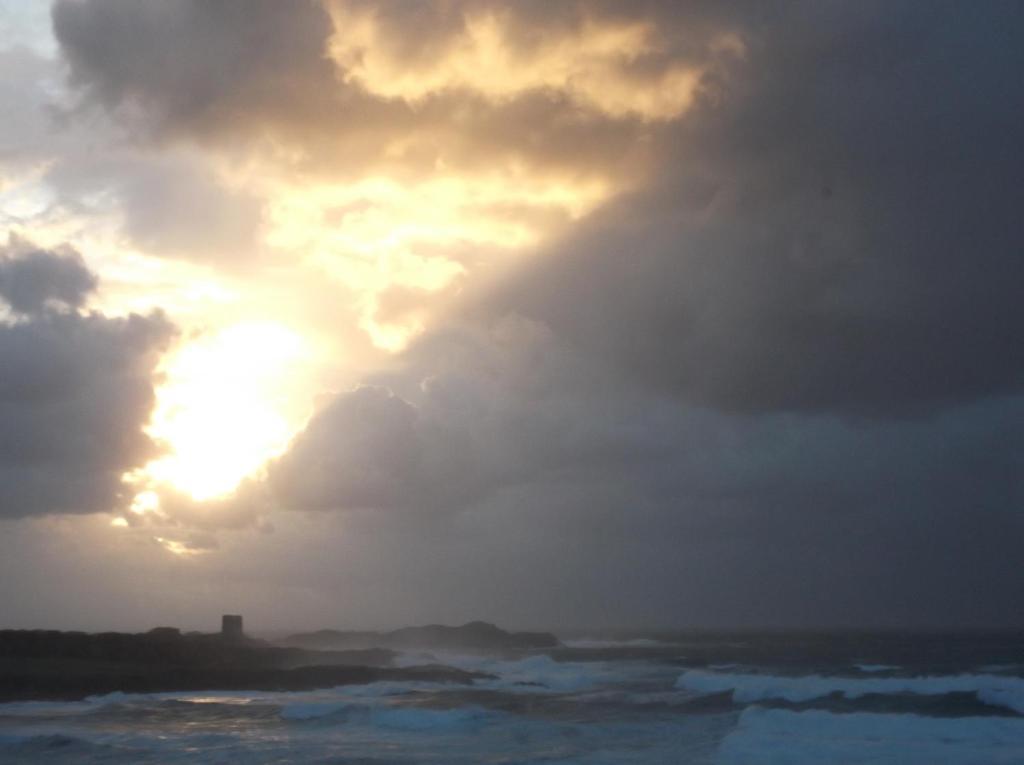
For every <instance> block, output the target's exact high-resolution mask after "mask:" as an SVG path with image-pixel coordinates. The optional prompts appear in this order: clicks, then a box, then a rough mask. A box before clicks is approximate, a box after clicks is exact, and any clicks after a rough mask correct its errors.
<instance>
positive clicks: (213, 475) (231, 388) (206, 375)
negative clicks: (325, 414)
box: [137, 322, 309, 512]
mask: <svg viewBox="0 0 1024 765" xmlns="http://www.w3.org/2000/svg"><path fill="white" fill-rule="evenodd" d="M308 354H309V348H308V346H307V343H306V342H305V340H304V339H303V338H302V337H301V336H300V335H299V334H298V333H296V332H294V331H293V330H291V329H289V328H287V327H285V326H284V325H282V324H278V323H275V322H244V323H239V324H235V325H232V326H230V327H227V328H225V329H223V330H221V331H219V332H217V333H215V334H211V335H204V336H201V337H199V338H197V339H195V340H192V341H190V342H188V343H186V344H184V345H183V346H182V347H181V348H179V349H178V350H177V351H176V352H175V353H173V354H171V355H170V356H169V357H168V358H167V359H166V361H165V362H164V363H163V364H162V367H161V370H160V371H161V372H162V376H163V382H162V384H161V385H160V386H159V388H158V389H157V403H156V406H155V409H154V411H153V416H152V419H151V421H150V424H149V425H148V427H147V428H146V432H147V433H148V434H149V435H150V437H152V438H153V439H154V440H155V441H156V442H157V443H158V444H160V445H162V446H163V447H165V448H166V450H167V452H166V454H164V455H163V456H161V457H160V458H159V459H157V460H154V461H153V462H150V463H149V464H148V465H146V466H145V468H144V469H143V470H142V475H141V476H140V478H141V481H142V482H143V483H145V484H148V485H149V486H160V485H168V486H170V487H172V488H174V489H175V490H177V491H180V492H183V493H186V494H188V495H190V496H191V497H192V498H193V499H195V500H199V501H202V500H209V499H214V498H217V497H222V496H226V495H228V494H230V493H231V492H232V491H233V490H234V489H235V488H236V487H237V486H238V484H239V483H240V482H241V481H242V480H243V479H244V478H245V477H247V476H250V475H252V474H254V473H255V472H256V471H258V469H259V468H260V467H261V466H262V465H263V464H265V463H266V461H267V460H268V459H270V458H271V457H274V456H276V455H277V454H280V453H281V452H282V451H283V450H284V448H285V447H286V446H287V444H288V441H289V439H290V438H291V437H292V436H293V435H294V434H295V432H296V431H297V430H298V429H299V428H300V427H301V424H302V420H303V411H302V410H303V403H304V397H303V396H302V395H301V393H300V391H298V390H297V389H296V383H297V380H299V379H300V378H301V377H302V376H301V375H296V374H294V371H295V370H294V367H295V366H296V365H300V364H301V363H302V362H303V360H305V359H306V358H307V357H308ZM139 496H140V497H142V496H145V497H149V496H151V493H147V492H146V491H142V492H140V494H139ZM142 504H143V505H146V504H147V503H142ZM149 504H152V503H149ZM137 512H138V511H137ZM142 512H145V509H144V508H143V510H142Z"/></svg>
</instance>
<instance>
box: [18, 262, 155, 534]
mask: <svg viewBox="0 0 1024 765" xmlns="http://www.w3.org/2000/svg"><path fill="white" fill-rule="evenodd" d="M17 246H18V247H20V248H21V249H23V252H20V253H15V254H8V253H4V254H3V255H2V256H0V297H3V299H4V300H6V301H7V302H8V304H9V305H10V307H11V308H12V309H14V310H15V311H18V312H19V313H22V314H25V316H23V317H22V318H21V319H20V320H18V321H15V322H13V323H6V324H0V358H2V359H3V364H2V366H0V517H7V518H11V517H21V516H28V515H41V514H48V513H90V512H105V511H110V510H113V509H115V508H117V507H119V506H120V505H122V504H123V502H124V500H125V497H124V492H123V487H122V485H121V476H122V474H123V473H124V472H126V471H129V470H131V469H132V468H134V467H138V466H140V465H141V464H143V463H144V462H145V461H146V459H147V458H149V457H151V456H153V455H154V454H155V453H156V447H155V445H154V444H153V443H152V441H151V440H150V439H149V437H148V436H146V435H145V434H144V433H143V432H142V426H143V425H144V424H145V422H146V421H147V420H148V418H149V413H150V410H151V409H152V406H153V379H152V378H153V370H154V367H155V365H156V362H157V359H158V358H159V354H160V353H161V351H162V350H163V349H164V348H165V347H166V346H167V344H168V342H169V341H170V338H171V336H172V334H173V331H174V330H173V327H172V325H171V324H170V323H169V322H168V321H167V320H166V319H165V318H164V317H163V316H162V315H161V314H152V315H149V316H139V315H135V314H132V315H131V316H128V317H126V318H116V319H115V318H107V317H105V316H103V315H101V314H99V313H83V312H80V311H78V310H72V309H74V308H76V307H78V306H80V305H81V303H82V301H83V299H84V297H85V296H86V295H87V294H88V292H89V291H91V290H92V289H93V288H94V287H95V276H94V275H93V274H92V273H90V272H89V271H88V270H87V269H86V268H85V266H84V265H83V263H82V260H81V258H80V257H79V256H77V255H76V254H73V253H65V254H57V253H54V252H49V251H43V250H38V249H35V248H32V247H31V246H30V245H28V244H27V243H25V242H21V243H18V244H17ZM53 301H58V302H61V303H63V304H64V306H65V307H64V309H63V310H54V309H52V308H49V307H48V305H49V304H51V303H52V302H53Z"/></svg>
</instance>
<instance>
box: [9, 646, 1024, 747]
mask: <svg viewBox="0 0 1024 765" xmlns="http://www.w3.org/2000/svg"><path fill="white" fill-rule="evenodd" d="M771 640H773V641H775V640H777V638H776V637H772V638H771ZM569 646H570V647H569V648H568V649H567V650H561V651H555V652H553V655H545V654H538V655H532V656H525V657H519V658H515V659H508V658H505V659H499V658H488V657H475V656H453V655H440V654H432V655H417V654H408V655H404V656H403V657H402V659H401V662H402V663H403V664H407V665H414V664H417V663H424V662H425V661H442V662H444V663H447V664H451V665H454V666H460V667H464V668H466V669H475V670H482V671H485V672H488V673H490V674H492V675H494V676H495V679H490V680H481V681H477V682H476V683H474V684H473V685H472V686H461V685H443V684H435V683H375V684H371V685H365V686H345V687H340V688H334V689H327V690H320V691H311V692H301V693H259V692H207V693H201V694H197V693H167V694H138V695H125V694H112V695H109V696H102V697H94V698H90V699H88V700H86V701H82V702H68V703H60V702H56V703H55V702H25V703H11V704H0V762H2V763H38V762H57V763H179V762H180V763H185V762H190V763H191V762H199V763H240V762H245V763H267V764H269V763H277V764H283V763H337V764H341V763H352V764H353V765H354V764H356V763H359V764H362V765H369V764H370V763H373V764H375V765H384V764H385V763H394V764H397V763H439V764H440V763H444V764H446V765H458V764H459V763H504V764H506V765H511V764H513V763H520V764H523V765H525V764H526V763H567V764H569V763H593V764H595V765H599V764H604V763H639V764H641V765H642V764H644V763H715V764H717V765H745V764H746V763H751V764H753V763H758V764H759V765H760V764H762V763H794V764H803V763H825V762H857V763H905V764H909V765H915V764H916V763H921V764H922V765H924V764H925V763H927V764H928V765H934V764H936V763H957V764H960V763H1021V762H1024V716H1022V714H1021V712H1022V710H1024V677H1022V674H1024V673H1022V672H1021V671H1020V669H1021V667H1020V665H1019V664H1018V663H1016V662H1015V661H1012V659H1014V658H1015V650H1016V649H1015V647H1014V646H1015V644H1013V643H1010V644H1008V646H1004V650H1001V652H994V651H993V650H991V647H990V646H988V645H987V644H979V646H978V648H977V650H976V651H975V653H976V654H977V655H976V656H975V657H974V658H975V659H977V661H976V662H974V663H973V664H972V663H971V662H970V661H969V659H970V658H971V651H970V650H968V649H963V650H961V651H960V652H959V653H956V656H955V661H947V662H946V663H945V664H944V665H942V666H944V667H945V668H946V669H947V670H948V671H947V672H946V674H942V672H938V671H936V666H938V665H937V664H936V659H935V655H933V654H935V652H932V653H929V652H928V651H920V652H918V654H917V655H923V656H926V658H927V663H926V664H923V665H919V666H915V665H912V664H908V663H903V664H897V663H892V662H891V656H892V653H893V652H892V651H889V652H888V653H887V654H886V655H885V656H881V655H880V654H879V653H878V652H877V651H876V652H875V653H873V654H869V655H866V656H857V655H853V654H855V653H857V652H856V651H855V652H853V653H851V655H850V656H848V657H845V658H843V657H840V656H839V655H838V654H837V653H836V652H834V651H832V650H831V648H828V650H825V649H821V651H818V652H817V653H816V650H812V649H804V651H803V654H802V655H804V656H805V657H807V656H811V657H812V658H813V661H808V662H805V663H803V664H801V663H800V662H796V661H793V660H792V656H793V655H794V654H793V652H791V651H788V650H785V651H782V652H779V651H775V654H774V655H773V654H772V650H774V649H772V650H768V649H767V648H766V646H765V644H764V643H763V641H762V642H758V641H753V642H752V643H749V644H747V645H746V648H744V647H743V645H742V644H741V643H737V642H735V641H732V642H729V643H728V644H726V643H725V642H723V643H721V644H720V645H717V646H716V645H715V644H714V641H707V640H704V641H701V642H700V644H699V645H697V644H694V643H693V642H692V641H687V640H684V639H679V640H676V641H673V640H671V639H665V638H664V637H662V638H660V639H657V640H655V639H653V638H631V639H629V640H623V641H618V642H617V641H615V640H612V639H608V638H587V639H579V640H576V641H572V642H570V643H569ZM738 646H739V647H738ZM946 653H947V654H948V653H949V652H946ZM954 653H955V652H954ZM823 655H824V656H827V657H828V661H823V660H822V656H823ZM913 655H915V654H914V652H912V651H911V652H907V656H913ZM944 655H945V654H944ZM772 656H774V659H775V660H774V661H773V662H772V663H767V662H765V661H764V659H765V658H766V657H772ZM715 657H719V658H720V659H721V660H720V661H715V660H714V658H715ZM883 658H886V659H890V661H882V659H883ZM947 658H948V657H947ZM755 659H756V661H755ZM993 659H995V660H998V661H1000V662H1003V663H998V664H997V663H994V661H993ZM1008 659H1009V660H1011V661H1007V660H1008ZM828 662H831V663H828ZM940 664H941V663H940Z"/></svg>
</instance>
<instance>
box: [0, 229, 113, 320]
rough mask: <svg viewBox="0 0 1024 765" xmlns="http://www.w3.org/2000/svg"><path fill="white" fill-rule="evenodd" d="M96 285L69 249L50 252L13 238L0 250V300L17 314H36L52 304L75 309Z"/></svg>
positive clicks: (81, 261)
mask: <svg viewBox="0 0 1024 765" xmlns="http://www.w3.org/2000/svg"><path fill="white" fill-rule="evenodd" d="M96 285H97V281H96V275H95V274H93V273H92V272H91V271H90V270H89V269H88V268H86V265H85V261H84V260H82V256H81V255H79V254H78V253H77V252H75V251H74V250H72V249H70V248H69V249H66V250H65V251H63V252H60V253H57V252H50V251H47V250H40V249H36V248H34V247H32V245H31V244H29V243H28V242H24V241H21V240H18V239H16V238H12V240H11V241H10V243H9V244H8V246H7V247H0V298H3V300H4V301H6V302H7V304H8V305H9V306H10V308H11V310H13V311H15V312H17V313H22V314H39V313H42V312H44V311H45V310H46V308H47V306H48V305H52V304H59V305H63V306H64V307H66V308H71V309H76V308H79V307H80V306H81V305H82V303H83V302H84V301H85V299H86V298H87V297H88V296H89V293H91V292H92V291H93V290H95V289H96Z"/></svg>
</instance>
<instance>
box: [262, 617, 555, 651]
mask: <svg viewBox="0 0 1024 765" xmlns="http://www.w3.org/2000/svg"><path fill="white" fill-rule="evenodd" d="M279 642H280V644H281V645H284V646H293V647H297V648H306V649H312V650H321V651H323V650H328V651H336V650H359V649H362V650H368V649H372V648H388V649H393V650H402V651H408V650H417V649H419V650H429V651H470V652H480V653H495V652H505V651H512V652H515V651H533V650H543V649H546V648H557V647H558V646H559V645H561V644H560V643H559V641H558V638H556V637H555V636H554V635H552V634H551V633H550V632H506V631H505V630H503V629H501V628H499V627H496V626H495V625H493V624H489V623H487V622H479V621H477V622H468V623H467V624H463V625H462V626H461V627H448V626H445V625H442V624H431V625H427V626H425V627H404V628H402V629H398V630H392V631H391V632H359V631H339V630H319V631H318V632H307V633H300V634H297V635H290V636H288V637H286V638H284V639H283V640H281V641H279Z"/></svg>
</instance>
